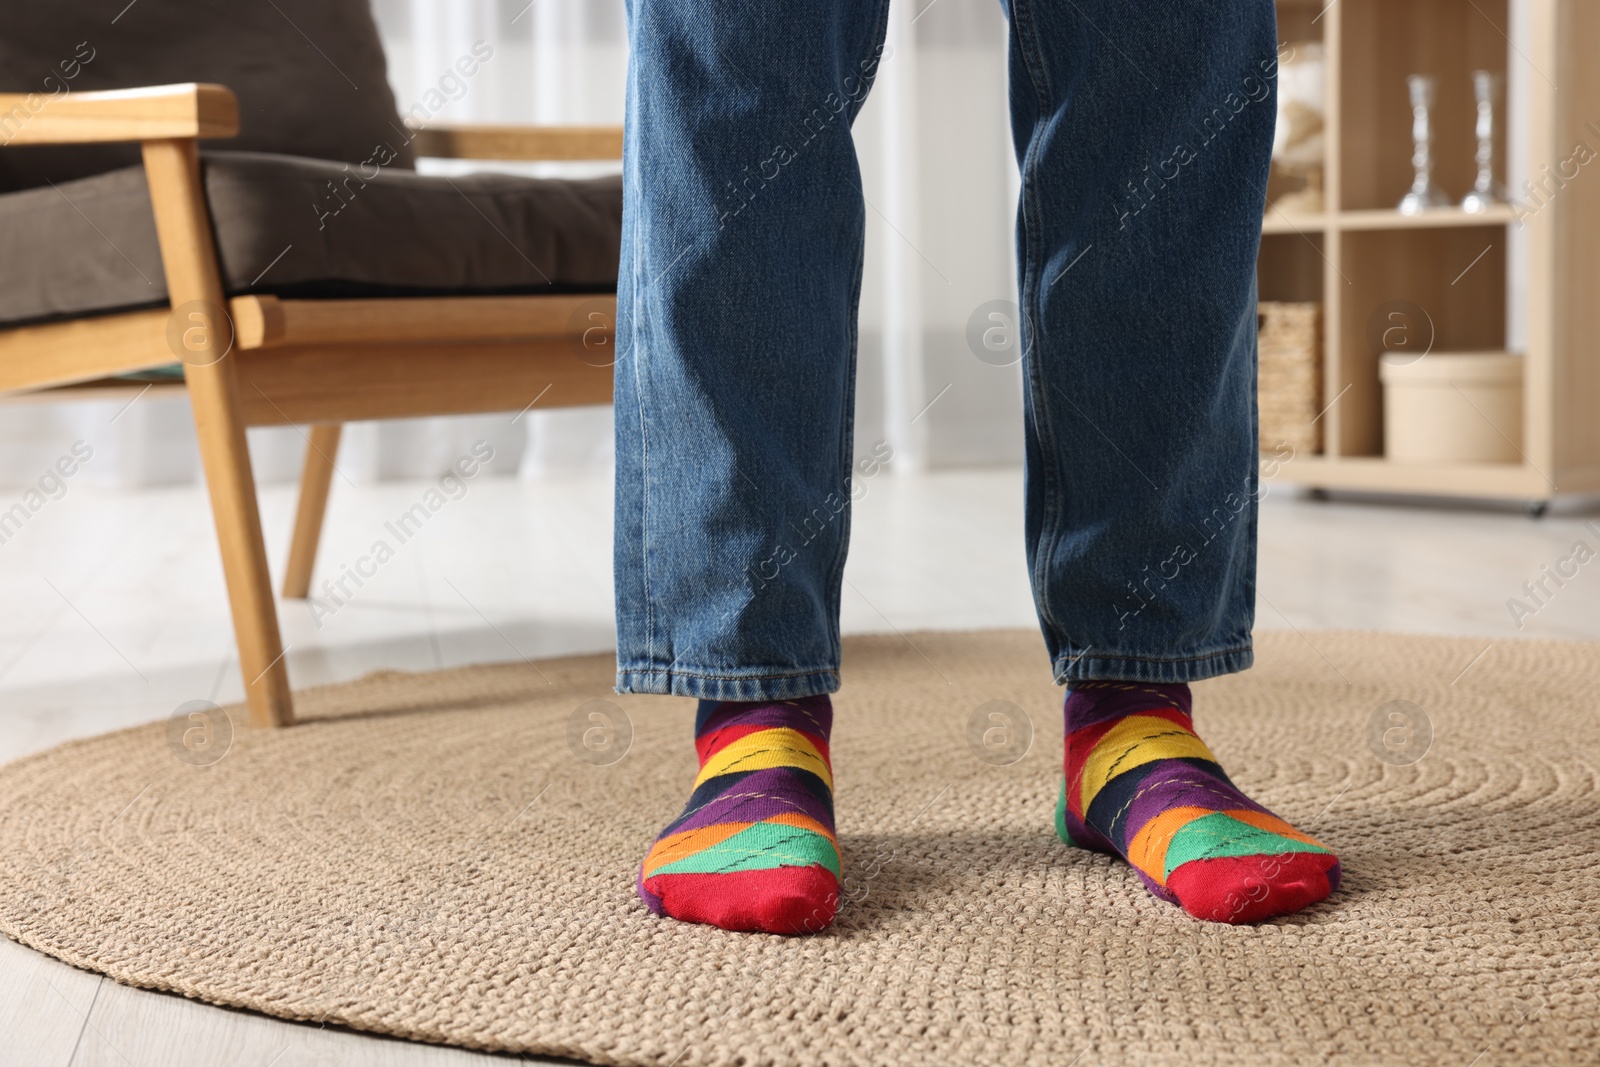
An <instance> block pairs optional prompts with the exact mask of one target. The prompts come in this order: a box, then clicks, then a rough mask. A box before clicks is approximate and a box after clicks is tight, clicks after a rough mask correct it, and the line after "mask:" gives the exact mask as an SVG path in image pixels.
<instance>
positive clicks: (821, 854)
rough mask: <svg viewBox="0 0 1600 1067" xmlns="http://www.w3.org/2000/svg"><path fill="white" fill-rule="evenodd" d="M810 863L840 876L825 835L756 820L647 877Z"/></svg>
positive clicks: (809, 865) (802, 865)
mask: <svg viewBox="0 0 1600 1067" xmlns="http://www.w3.org/2000/svg"><path fill="white" fill-rule="evenodd" d="M811 866H822V867H826V868H827V869H828V870H830V871H832V872H833V876H834V877H835V878H840V877H842V875H841V874H840V871H839V853H838V852H837V851H836V850H835V849H834V847H833V842H832V841H830V840H828V839H827V838H826V837H824V836H822V835H821V834H819V833H817V832H816V831H815V830H807V829H805V828H803V827H799V826H785V825H783V824H782V823H773V822H758V823H756V824H755V825H754V826H751V827H748V828H747V829H744V830H740V831H739V832H738V833H736V834H734V835H733V836H732V837H730V838H727V839H726V840H723V841H719V842H718V843H717V844H715V845H712V846H711V847H710V848H705V849H701V850H700V851H699V852H696V853H695V854H694V855H692V856H685V857H684V858H683V859H681V860H678V861H676V862H675V863H669V864H668V865H667V866H665V867H657V868H656V869H655V870H654V871H652V872H650V877H652V878H655V877H657V876H658V875H663V874H729V873H731V872H733V871H766V870H771V869H772V868H774V867H811Z"/></svg>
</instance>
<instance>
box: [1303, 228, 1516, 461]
mask: <svg viewBox="0 0 1600 1067" xmlns="http://www.w3.org/2000/svg"><path fill="white" fill-rule="evenodd" d="M1337 239H1338V241H1339V251H1340V256H1339V261H1340V268H1339V269H1340V277H1339V278H1338V279H1337V281H1338V289H1339V310H1338V316H1339V323H1338V330H1337V334H1336V336H1337V339H1338V340H1337V346H1338V348H1337V362H1336V365H1335V381H1334V382H1333V383H1330V384H1333V385H1334V386H1335V388H1334V389H1333V392H1332V393H1331V394H1330V395H1331V396H1338V397H1339V400H1338V402H1337V403H1336V404H1335V406H1334V408H1333V410H1331V411H1330V412H1329V417H1330V418H1332V419H1335V420H1337V431H1336V433H1335V436H1334V440H1335V441H1336V442H1337V445H1336V447H1337V451H1338V453H1339V455H1340V456H1341V457H1354V456H1370V457H1381V456H1382V455H1383V391H1382V388H1381V386H1380V384H1379V381H1378V360H1379V358H1380V357H1381V356H1382V355H1383V354H1384V353H1385V352H1388V351H1411V352H1420V351H1433V352H1472V351H1486V350H1496V349H1503V348H1504V347H1505V343H1506V299H1505V296H1506V255H1507V243H1508V242H1507V233H1506V228H1505V227H1504V226H1503V225H1495V224H1492V223H1490V224H1485V225H1481V226H1475V227H1462V228H1451V229H1405V230H1355V231H1350V232H1346V233H1341V234H1339V235H1338V238H1337Z"/></svg>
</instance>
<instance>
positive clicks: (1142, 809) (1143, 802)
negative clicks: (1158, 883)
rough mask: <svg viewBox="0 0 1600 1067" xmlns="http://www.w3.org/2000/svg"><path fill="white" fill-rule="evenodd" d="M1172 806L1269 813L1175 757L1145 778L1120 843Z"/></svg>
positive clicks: (1237, 791) (1197, 768)
mask: <svg viewBox="0 0 1600 1067" xmlns="http://www.w3.org/2000/svg"><path fill="white" fill-rule="evenodd" d="M1173 808H1205V809H1207V810H1208V811H1222V810H1224V809H1228V808H1231V809H1234V810H1244V811H1259V812H1264V813H1268V812H1267V809H1266V808H1264V807H1262V806H1261V805H1260V804H1257V803H1256V802H1255V801H1253V800H1251V799H1250V798H1249V797H1247V796H1245V795H1244V794H1243V793H1241V792H1239V790H1237V789H1235V788H1234V787H1233V786H1231V785H1229V784H1228V783H1227V782H1224V781H1222V780H1220V779H1218V778H1215V777H1213V776H1212V775H1210V774H1208V773H1206V772H1205V771H1203V770H1201V769H1200V768H1199V767H1194V766H1190V765H1189V764H1185V763H1178V762H1176V761H1174V762H1170V763H1168V764H1166V765H1165V766H1163V767H1162V768H1161V769H1159V770H1157V771H1155V772H1154V773H1152V774H1151V776H1150V777H1149V778H1147V779H1145V781H1144V782H1143V784H1142V786H1141V788H1140V790H1139V795H1138V796H1137V797H1135V798H1134V800H1133V803H1132V804H1130V805H1129V807H1128V817H1127V818H1126V819H1125V820H1123V822H1122V836H1123V838H1124V840H1123V841H1120V842H1118V844H1119V845H1120V846H1121V847H1122V848H1123V849H1126V848H1127V847H1128V843H1129V842H1130V841H1132V840H1133V837H1134V835H1135V834H1137V833H1138V832H1139V831H1140V830H1141V829H1142V828H1143V827H1144V825H1145V823H1147V822H1149V821H1150V820H1151V819H1153V818H1155V817H1156V816H1157V815H1160V814H1161V813H1162V812H1166V811H1171V810H1172V809H1173ZM1268 814H1270V813H1268Z"/></svg>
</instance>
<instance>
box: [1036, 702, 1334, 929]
mask: <svg viewBox="0 0 1600 1067" xmlns="http://www.w3.org/2000/svg"><path fill="white" fill-rule="evenodd" d="M1191 708H1192V703H1191V699H1190V696H1189V687H1188V686H1186V685H1149V684H1143V683H1133V682H1084V683H1080V684H1078V685H1076V686H1074V687H1073V688H1072V690H1071V691H1070V692H1068V694H1067V702H1066V707H1065V715H1066V755H1065V760H1064V764H1063V769H1064V771H1065V775H1064V780H1063V782H1062V789H1061V800H1060V802H1059V803H1058V804H1057V806H1056V831H1057V832H1058V833H1059V834H1060V835H1061V839H1062V840H1063V841H1065V842H1067V844H1069V845H1078V846H1080V847H1083V848H1090V849H1094V850H1096V851H1099V852H1110V853H1112V854H1114V855H1117V856H1121V857H1122V858H1123V859H1125V860H1127V861H1128V863H1129V864H1131V865H1132V866H1133V869H1134V870H1135V871H1137V872H1138V874H1139V877H1140V878H1141V879H1143V880H1144V884H1145V885H1146V886H1148V887H1149V889H1150V892H1151V893H1153V894H1155V895H1156V896H1157V897H1159V898H1160V899H1162V900H1165V901H1167V902H1169V903H1173V904H1179V905H1182V907H1183V909H1184V910H1185V911H1187V912H1188V913H1189V914H1190V915H1193V916H1194V917H1195V918H1197V919H1210V920H1212V921H1214V922H1225V923H1249V922H1257V921H1259V920H1261V919H1270V918H1272V917H1273V916H1275V915H1287V914H1289V913H1290V912H1293V911H1299V910H1300V909H1301V908H1304V907H1306V906H1307V905H1308V904H1314V903H1316V902H1317V901H1319V900H1323V899H1325V898H1326V897H1327V896H1328V895H1329V894H1331V893H1332V892H1333V891H1334V890H1335V889H1337V888H1338V887H1339V859H1338V857H1337V856H1335V855H1334V854H1333V852H1332V851H1331V850H1330V849H1328V848H1327V847H1326V846H1324V845H1322V844H1321V843H1319V842H1317V841H1316V840H1314V839H1312V838H1310V837H1308V836H1306V835H1305V834H1303V833H1301V832H1300V831H1298V830H1296V829H1295V828H1294V827H1292V826H1290V825H1289V824H1288V823H1286V822H1284V821H1283V820H1282V819H1280V818H1278V817H1277V816H1276V815H1274V814H1272V813H1271V812H1270V811H1268V810H1267V809H1266V808H1264V807H1262V806H1261V805H1260V804H1257V803H1256V802H1255V801H1253V800H1251V799H1250V798H1249V797H1247V796H1245V795H1244V794H1243V793H1241V792H1239V790H1238V789H1237V788H1236V787H1235V786H1234V784H1233V783H1232V782H1231V781H1229V780H1228V776H1227V775H1226V774H1224V773H1223V771H1222V768H1221V767H1219V766H1218V765H1217V760H1216V757H1215V756H1213V755H1212V754H1211V750H1210V749H1208V748H1207V747H1206V745H1205V742H1203V741H1201V740H1200V738H1198V737H1196V736H1195V733H1194V723H1193V721H1192V719H1191V718H1190V713H1191Z"/></svg>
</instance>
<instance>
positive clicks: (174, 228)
mask: <svg viewBox="0 0 1600 1067" xmlns="http://www.w3.org/2000/svg"><path fill="white" fill-rule="evenodd" d="M144 164H145V173H146V175H147V176H148V177H149V179H150V199H151V203H152V206H153V207H154V209H155V216H156V233H157V236H158V237H159V239H160V243H161V259H162V264H163V266H164V268H165V270H166V276H167V289H168V291H169V293H170V296H171V299H172V308H173V314H174V316H176V318H177V322H176V329H175V330H173V331H169V337H172V336H174V335H176V336H178V337H180V338H181V350H180V351H177V352H176V353H175V354H178V355H181V356H182V358H183V360H184V363H185V367H184V376H185V378H186V379H187V381H188V386H189V401H190V404H191V406H192V407H193V409H194V423H195V431H196V433H197V434H198V436H199V439H200V458H201V462H202V464H203V465H204V467H205V474H206V487H207V489H209V491H210V494H211V511H212V515H213V518H214V519H215V521H216V526H217V541H218V544H219V546H220V547H221V549H222V570H223V574H224V576H225V577H226V579H227V583H228V600H229V604H230V606H231V608H232V610H233V631H234V637H235V640H236V641H237V642H238V646H239V666H240V668H241V669H242V671H243V674H244V682H245V699H246V700H247V702H248V703H249V706H250V716H251V718H252V719H253V720H254V722H255V723H256V725H258V726H287V725H289V724H290V723H292V722H293V721H294V702H293V698H292V696H291V695H290V691H289V673H288V670H287V669H286V668H285V666H284V662H283V658H284V651H285V650H284V648H283V640H282V638H281V637H280V636H279V632H278V613H277V605H276V604H275V603H274V601H273V598H272V576H271V574H270V572H269V571H268V569H267V550H266V543H265V541H264V540H263V539H262V536H261V515H260V512H259V511H258V510H257V506H256V486H255V475H254V473H253V472H252V470H251V467H250V448H249V444H248V442H247V441H246V439H245V425H244V418H243V416H242V415H241V412H240V405H239V382H238V377H237V375H236V374H235V372H234V359H235V357H234V356H233V355H232V353H231V349H232V343H233V331H232V327H231V325H230V324H229V323H228V320H227V311H226V309H225V308H224V307H223V304H222V284H221V281H220V279H219V274H218V271H217V260H216V251H215V245H214V241H213V237H212V233H211V220H210V216H209V215H208V213H207V210H206V202H205V194H204V190H203V188H202V186H201V182H200V159H199V154H198V152H197V151H196V148H195V142H194V141H191V140H183V141H147V142H145V144H144ZM174 347H175V349H177V348H178V347H179V346H178V345H177V344H175V345H174Z"/></svg>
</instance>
